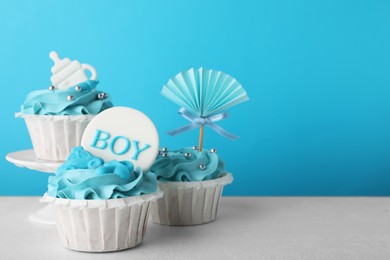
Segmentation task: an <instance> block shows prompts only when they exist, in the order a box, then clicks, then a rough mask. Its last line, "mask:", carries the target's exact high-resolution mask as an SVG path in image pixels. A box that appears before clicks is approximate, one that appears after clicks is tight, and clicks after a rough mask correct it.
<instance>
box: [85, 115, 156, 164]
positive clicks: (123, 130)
mask: <svg viewBox="0 0 390 260" xmlns="http://www.w3.org/2000/svg"><path fill="white" fill-rule="evenodd" d="M81 145H82V146H83V147H84V149H85V150H87V151H89V152H90V153H92V154H93V155H95V156H97V157H100V158H102V159H103V160H104V161H106V162H108V161H111V160H118V161H131V162H132V163H133V164H134V166H135V167H137V166H139V167H141V168H142V169H143V170H147V169H149V167H150V166H151V165H152V163H153V162H154V160H155V159H156V156H157V153H158V149H159V138H158V132H157V129H156V127H155V125H154V124H153V122H152V121H151V120H150V119H149V118H148V117H147V116H146V115H145V114H144V113H142V112H141V111H138V110H135V109H132V108H128V107H113V108H110V109H107V110H104V111H103V112H101V113H99V114H98V115H96V117H94V119H92V121H91V122H90V123H89V124H88V126H87V128H86V129H85V131H84V133H83V137H82V139H81Z"/></svg>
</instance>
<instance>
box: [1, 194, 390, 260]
mask: <svg viewBox="0 0 390 260" xmlns="http://www.w3.org/2000/svg"><path fill="white" fill-rule="evenodd" d="M40 207H42V205H40V204H39V203H38V198H37V197H0V259H2V260H3V259H4V260H8V259H21V260H24V259H42V260H44V259H50V260H57V259H91V260H92V259H93V260H99V259H113V260H121V259H126V260H132V259H169V260H175V259H202V260H207V259H235V260H240V259H289V260H290V259H291V260H294V259H310V260H313V259H326V260H332V259H354V260H357V259H383V260H388V259H390V197H371V198H367V197H224V198H223V199H222V200H221V205H220V209H219V212H218V219H217V220H216V221H215V222H213V223H209V224H206V225H200V226H193V227H169V226H161V225H157V224H153V223H149V225H148V229H147V233H146V235H145V239H144V242H143V244H141V245H140V246H138V247H135V248H133V249H130V250H125V251H120V252H115V253H80V252H74V251H71V250H68V249H65V248H63V247H62V246H61V244H60V241H59V238H58V237H57V230H56V228H55V226H46V225H41V224H35V223H31V222H30V221H29V220H28V215H29V214H30V213H31V212H33V211H35V210H37V209H39V208H40Z"/></svg>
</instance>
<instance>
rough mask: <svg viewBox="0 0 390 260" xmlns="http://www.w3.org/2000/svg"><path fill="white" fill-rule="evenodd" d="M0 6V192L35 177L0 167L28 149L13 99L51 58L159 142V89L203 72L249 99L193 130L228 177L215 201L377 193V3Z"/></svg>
mask: <svg viewBox="0 0 390 260" xmlns="http://www.w3.org/2000/svg"><path fill="white" fill-rule="evenodd" d="M113 2H114V1H76V0H72V1H62V2H59V1H3V0H0V76H1V77H0V84H1V92H0V93H1V96H2V97H1V101H2V106H1V107H2V111H1V113H0V122H1V123H0V131H1V132H0V133H1V146H0V157H1V159H0V166H1V171H0V195H41V194H42V193H44V192H45V189H46V184H47V177H48V174H45V173H39V172H33V171H30V170H27V169H21V168H17V167H15V166H13V165H12V164H10V163H8V162H6V161H5V160H4V159H3V158H4V157H5V155H6V153H7V152H11V151H16V150H20V149H26V148H30V147H31V143H30V139H29V136H28V133H27V130H26V128H25V125H24V122H23V120H21V119H15V118H14V112H16V111H18V109H19V106H20V105H21V103H22V102H23V100H24V98H25V96H26V95H27V94H28V93H29V92H30V91H33V90H36V89H41V88H46V87H47V86H48V85H49V84H50V81H49V78H50V75H51V74H50V68H51V66H52V62H51V60H50V59H49V57H48V54H49V52H50V51H51V50H56V51H58V52H59V54H60V56H62V57H63V56H68V57H70V58H72V59H78V60H80V61H81V62H84V63H89V64H92V65H93V66H94V67H95V68H96V69H97V71H98V74H99V79H100V82H101V83H100V89H102V90H106V91H108V92H109V93H110V94H111V95H112V97H113V100H114V101H115V104H116V105H124V106H130V107H134V108H136V109H140V110H142V111H144V112H145V113H146V114H147V115H149V116H150V118H151V119H152V120H153V121H154V122H155V124H156V125H157V127H158V129H159V132H160V134H161V143H162V145H164V146H168V147H170V148H177V147H180V146H192V145H194V144H196V142H197V136H198V132H197V131H196V130H195V131H192V132H187V133H185V134H182V135H180V136H178V137H169V136H167V135H166V134H164V132H165V131H167V130H171V129H172V128H175V127H178V126H181V125H183V124H185V123H186V121H185V120H184V119H182V118H180V117H179V116H178V115H177V113H176V111H177V109H178V108H179V107H177V106H176V105H175V104H173V103H171V102H170V101H168V100H166V99H165V98H164V97H162V96H160V94H159V92H160V90H161V87H162V85H163V84H164V83H165V82H166V81H167V80H168V78H170V77H171V76H174V75H175V74H176V73H178V72H179V71H182V70H187V69H189V68H190V67H199V66H204V67H206V68H213V69H218V70H222V71H224V72H226V73H229V74H231V75H232V76H234V77H235V78H236V79H238V80H239V81H240V82H241V83H242V85H243V86H244V87H245V88H246V90H247V92H248V94H249V97H250V99H251V100H250V101H249V102H246V103H244V104H241V105H238V106H237V107H234V108H233V109H231V110H230V113H231V117H230V118H229V119H227V120H225V121H223V122H221V123H220V125H221V126H223V127H224V128H225V129H227V130H229V131H231V132H233V133H236V134H238V135H240V136H241V138H240V139H239V140H237V141H234V142H232V141H229V140H227V139H224V138H222V137H221V136H219V135H217V134H215V133H214V132H212V131H211V130H210V129H206V133H205V146H206V147H209V148H211V147H216V148H218V150H219V152H220V154H221V155H222V156H223V157H224V158H225V160H226V164H227V169H229V170H230V171H231V172H233V173H234V176H235V181H234V183H233V184H232V185H230V186H227V187H226V190H225V194H226V195H390V15H389V13H390V1H368V0H367V1H356V0H351V1H340V0H334V1H312V0H307V1H304V0H300V1H288V0H286V1H275V0H266V1H237V0H236V1H206V0H201V1H200V0H196V1H179V0H177V1H172V0H164V1H141V0H140V1H115V2H116V3H115V4H114V3H113Z"/></svg>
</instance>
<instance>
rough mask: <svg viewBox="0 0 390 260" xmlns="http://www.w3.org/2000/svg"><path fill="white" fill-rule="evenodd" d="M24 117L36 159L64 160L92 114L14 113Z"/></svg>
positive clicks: (79, 140) (79, 137) (77, 142)
mask: <svg viewBox="0 0 390 260" xmlns="http://www.w3.org/2000/svg"><path fill="white" fill-rule="evenodd" d="M16 116H17V117H21V118H24V120H25V122H26V125H27V129H28V131H29V134H30V138H31V142H32V145H33V148H34V153H35V156H36V157H37V159H40V160H48V161H64V160H66V158H67V157H68V155H69V153H70V151H71V150H72V148H73V147H75V146H78V145H80V142H81V137H82V135H83V132H84V130H85V128H86V127H87V125H88V123H89V122H90V121H91V120H92V118H93V117H94V115H79V116H46V115H26V114H20V113H19V114H16Z"/></svg>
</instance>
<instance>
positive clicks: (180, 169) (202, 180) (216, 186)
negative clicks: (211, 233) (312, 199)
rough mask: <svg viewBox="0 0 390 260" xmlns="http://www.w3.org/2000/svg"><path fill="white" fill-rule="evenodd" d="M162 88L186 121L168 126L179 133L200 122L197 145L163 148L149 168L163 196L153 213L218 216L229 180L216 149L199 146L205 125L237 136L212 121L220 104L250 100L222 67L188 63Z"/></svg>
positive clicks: (199, 219) (177, 219) (176, 218)
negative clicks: (173, 127)
mask: <svg viewBox="0 0 390 260" xmlns="http://www.w3.org/2000/svg"><path fill="white" fill-rule="evenodd" d="M161 94H162V95H163V96H165V97H166V98H168V99H170V100H171V101H173V102H174V103H177V104H178V105H180V106H181V108H180V110H179V114H180V115H181V116H183V118H185V119H186V120H188V121H190V123H189V124H187V125H185V126H183V127H180V128H177V129H175V130H172V131H169V132H168V134H170V135H177V134H180V133H183V132H185V131H188V130H191V129H195V128H199V145H198V146H197V147H193V148H181V149H178V150H172V151H171V150H168V149H167V148H162V149H161V151H160V154H159V155H158V157H157V159H156V161H155V162H154V164H153V165H152V167H151V168H150V172H152V173H153V174H155V175H156V177H157V179H158V185H159V186H160V188H161V189H162V190H163V191H164V196H163V197H162V198H161V199H159V200H157V201H156V202H153V203H152V210H151V219H152V221H153V222H156V223H159V224H165V225H197V224H204V223H208V222H211V221H213V220H215V219H216V217H217V211H218V206H219V202H220V198H221V195H222V190H223V187H224V186H225V185H227V184H230V183H231V182H232V181H233V177H232V174H231V173H228V172H227V171H226V170H225V168H224V162H223V160H222V159H221V158H220V156H219V155H218V154H217V150H216V149H211V150H206V149H203V137H204V132H205V130H204V129H205V126H207V127H209V128H211V129H212V130H214V131H215V132H217V133H218V134H220V135H222V136H223V137H226V138H228V139H232V140H234V139H237V138H238V137H237V136H235V135H233V134H231V133H229V132H227V131H226V130H224V129H223V128H222V127H220V126H218V125H217V123H216V122H218V121H220V120H223V119H225V118H226V117H227V113H226V112H223V110H225V109H227V108H229V107H232V106H234V105H237V104H239V103H241V102H244V101H246V100H248V96H247V94H246V92H245V90H244V89H243V88H242V86H241V84H240V83H238V81H237V80H235V79H234V78H232V77H231V76H230V75H227V74H225V73H223V72H221V71H214V70H209V69H203V68H199V69H190V70H188V71H183V72H181V73H179V74H177V75H176V76H175V77H173V78H171V79H170V80H169V81H168V83H167V84H166V85H164V86H163V89H162V92H161Z"/></svg>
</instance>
